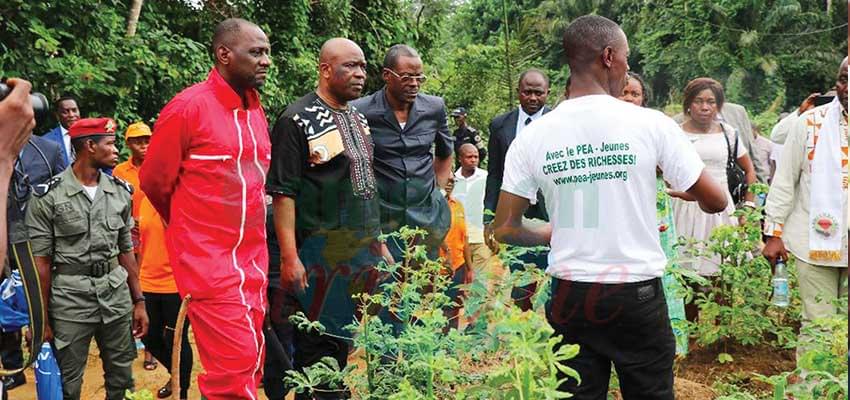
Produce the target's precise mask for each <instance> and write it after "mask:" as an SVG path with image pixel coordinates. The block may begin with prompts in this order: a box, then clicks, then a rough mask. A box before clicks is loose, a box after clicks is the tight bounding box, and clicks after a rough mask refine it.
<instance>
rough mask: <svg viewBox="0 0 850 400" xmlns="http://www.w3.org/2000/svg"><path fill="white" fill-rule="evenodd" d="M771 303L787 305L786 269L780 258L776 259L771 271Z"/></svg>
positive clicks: (779, 305) (780, 305)
mask: <svg viewBox="0 0 850 400" xmlns="http://www.w3.org/2000/svg"><path fill="white" fill-rule="evenodd" d="M773 305H775V306H777V307H788V269H787V268H786V267H785V261H782V260H778V261H776V269H775V271H774V272H773Z"/></svg>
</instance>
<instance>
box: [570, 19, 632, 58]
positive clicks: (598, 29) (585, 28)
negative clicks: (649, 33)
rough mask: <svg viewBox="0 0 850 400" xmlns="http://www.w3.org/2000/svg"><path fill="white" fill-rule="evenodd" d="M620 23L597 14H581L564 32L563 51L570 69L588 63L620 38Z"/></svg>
mask: <svg viewBox="0 0 850 400" xmlns="http://www.w3.org/2000/svg"><path fill="white" fill-rule="evenodd" d="M620 32H621V29H620V25H617V23H616V22H614V21H611V20H610V19H608V18H605V17H602V16H599V15H582V16H581V17H578V18H576V19H574V20H573V22H571V23H570V25H569V26H568V27H567V30H566V31H565V32H564V41H563V46H564V52H565V53H566V56H567V63H568V64H569V65H570V69H574V68H581V67H583V66H586V65H587V64H590V63H591V62H592V61H593V60H594V59H595V58H596V57H597V56H598V55H599V52H600V51H602V49H604V48H605V47H607V46H611V45H613V44H614V43H616V42H617V41H618V40H619V39H620Z"/></svg>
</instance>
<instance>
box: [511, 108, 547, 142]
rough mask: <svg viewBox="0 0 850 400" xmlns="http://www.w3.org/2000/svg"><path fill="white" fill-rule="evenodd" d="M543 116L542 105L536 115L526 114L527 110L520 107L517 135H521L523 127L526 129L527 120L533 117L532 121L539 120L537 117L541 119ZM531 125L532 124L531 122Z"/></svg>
mask: <svg viewBox="0 0 850 400" xmlns="http://www.w3.org/2000/svg"><path fill="white" fill-rule="evenodd" d="M542 116H543V107H540V109H539V110H537V112H536V113H534V115H528V114H526V113H525V110H523V109H522V107H520V108H519V118H517V120H516V136H515V137H519V133H520V132H522V130H523V129H525V120H527V119H529V118H531V121H532V122H534V121H537V119H539V118H540V117H542ZM529 125H531V124H530V123H529Z"/></svg>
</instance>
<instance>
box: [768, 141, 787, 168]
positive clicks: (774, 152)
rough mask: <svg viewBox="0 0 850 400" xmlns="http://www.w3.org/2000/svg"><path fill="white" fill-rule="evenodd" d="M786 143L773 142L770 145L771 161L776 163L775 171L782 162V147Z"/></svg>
mask: <svg viewBox="0 0 850 400" xmlns="http://www.w3.org/2000/svg"><path fill="white" fill-rule="evenodd" d="M784 146H785V145H784V144H779V143H776V142H772V143H771V145H770V147H771V150H770V161H773V163H774V164H775V167H774V171H779V163H780V162H782V148H783V147H784Z"/></svg>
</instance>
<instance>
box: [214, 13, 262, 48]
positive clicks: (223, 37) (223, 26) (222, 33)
mask: <svg viewBox="0 0 850 400" xmlns="http://www.w3.org/2000/svg"><path fill="white" fill-rule="evenodd" d="M253 25H256V24H254V23H253V22H251V21H248V20H244V19H242V18H228V19H226V20H224V21H221V22H219V23H218V25H216V26H215V30H214V31H213V37H212V44H211V45H210V52H211V53H212V54H213V57H214V56H215V49H217V48H218V46H219V45H221V44H222V43H224V44H225V45H227V43H228V42H230V40H231V39H232V38H233V35H234V34H237V33H239V32H241V31H242V27H243V26H253Z"/></svg>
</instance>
